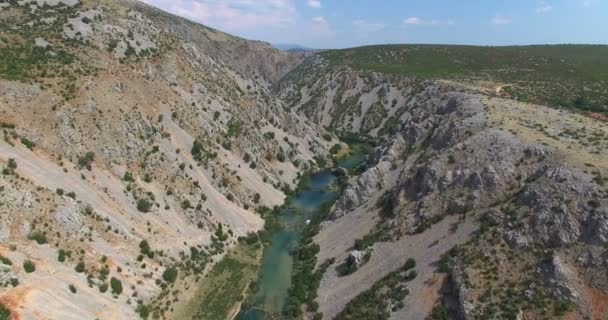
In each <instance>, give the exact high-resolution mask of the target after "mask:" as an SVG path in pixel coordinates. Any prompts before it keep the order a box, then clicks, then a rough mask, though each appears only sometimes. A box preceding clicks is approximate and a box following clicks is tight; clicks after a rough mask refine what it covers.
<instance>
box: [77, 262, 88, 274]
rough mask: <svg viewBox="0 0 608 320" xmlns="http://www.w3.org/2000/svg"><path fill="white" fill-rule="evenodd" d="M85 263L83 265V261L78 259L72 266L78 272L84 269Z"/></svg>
mask: <svg viewBox="0 0 608 320" xmlns="http://www.w3.org/2000/svg"><path fill="white" fill-rule="evenodd" d="M85 269H86V268H85V265H84V261H79V262H78V264H76V267H75V268H74V270H76V272H78V273H83V272H84V271H85Z"/></svg>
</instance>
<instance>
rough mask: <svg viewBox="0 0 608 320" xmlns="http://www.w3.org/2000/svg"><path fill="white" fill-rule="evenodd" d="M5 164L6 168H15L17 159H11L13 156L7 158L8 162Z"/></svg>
mask: <svg viewBox="0 0 608 320" xmlns="http://www.w3.org/2000/svg"><path fill="white" fill-rule="evenodd" d="M7 165H8V168H9V169H11V170H15V169H17V161H15V159H13V158H11V159H8V164H7Z"/></svg>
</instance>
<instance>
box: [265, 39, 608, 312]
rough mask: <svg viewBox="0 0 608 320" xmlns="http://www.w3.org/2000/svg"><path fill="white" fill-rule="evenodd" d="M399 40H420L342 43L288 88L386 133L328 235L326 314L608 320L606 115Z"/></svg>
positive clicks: (376, 137) (338, 123) (341, 119)
mask: <svg viewBox="0 0 608 320" xmlns="http://www.w3.org/2000/svg"><path fill="white" fill-rule="evenodd" d="M391 48H400V49H399V50H404V51H405V50H408V49H406V48H410V49H409V50H415V49H412V47H408V46H406V47H386V46H381V47H365V48H355V49H352V50H344V51H327V52H324V53H320V54H319V55H318V56H315V57H311V58H310V59H308V60H307V61H305V62H304V63H303V64H302V65H300V66H298V67H297V68H296V69H294V71H292V72H291V73H290V74H288V75H287V76H286V77H285V78H284V80H283V81H281V82H280V83H279V84H278V85H276V86H275V90H276V92H277V94H279V96H280V97H282V98H283V99H284V100H285V101H286V102H287V104H288V105H289V106H290V107H291V108H292V109H294V110H296V111H297V112H298V113H300V114H302V115H305V116H306V117H308V118H310V119H312V120H313V121H314V122H317V123H320V124H322V125H323V126H324V127H326V128H329V129H331V130H333V131H335V132H337V133H338V134H339V135H340V136H341V137H343V138H344V139H353V138H355V137H356V138H357V139H361V138H362V137H368V140H371V141H376V145H377V148H376V149H375V151H374V152H373V153H372V155H370V158H369V160H368V162H367V165H366V166H365V167H364V168H362V169H359V170H358V171H359V172H362V174H360V175H359V176H356V175H355V176H353V177H352V178H351V179H350V181H349V187H348V188H347V190H346V191H345V192H344V194H343V195H342V196H341V197H340V198H339V199H338V201H337V202H336V204H335V205H334V207H333V208H332V210H331V212H330V214H329V219H328V220H327V221H325V222H324V223H322V228H321V230H320V232H319V234H318V235H317V237H316V243H317V244H318V245H319V246H320V253H319V254H318V257H317V266H318V267H320V266H321V265H323V266H324V267H326V268H327V271H326V272H325V273H324V274H323V277H322V279H321V281H320V287H319V290H318V298H317V299H316V300H315V302H316V303H318V310H319V312H321V313H323V315H324V317H323V318H324V319H325V318H327V319H363V318H373V319H423V318H426V317H427V316H429V315H431V314H432V316H431V318H432V319H451V318H454V319H553V318H560V317H563V316H566V318H567V319H606V317H605V315H606V314H607V313H606V311H607V310H606V309H605V306H606V301H608V291H607V288H608V287H607V285H608V278H606V276H605V273H604V272H603V271H602V270H603V268H605V259H604V257H605V254H606V251H605V246H606V241H607V240H608V237H607V236H608V234H607V231H608V228H607V226H608V216H607V215H606V197H607V196H608V193H607V190H606V187H605V186H606V181H607V180H606V177H607V176H608V172H607V170H608V162H607V160H608V159H607V158H606V154H607V148H608V131H607V129H606V125H605V122H603V121H601V120H596V119H593V118H591V117H588V116H586V115H583V114H578V113H572V112H569V111H565V110H563V109H562V110H558V109H555V108H550V107H547V106H542V105H536V104H531V103H526V102H521V101H517V100H514V99H506V97H505V96H504V95H503V94H501V93H500V92H496V91H494V90H493V89H492V87H491V86H488V88H490V90H488V89H487V88H484V87H483V86H481V85H479V83H478V82H477V81H478V78H477V76H476V74H478V73H472V74H473V75H469V73H468V72H469V71H471V70H469V71H467V70H465V69H462V68H461V69H455V68H456V67H454V66H452V67H451V69H449V71H448V72H446V73H443V71H442V70H443V69H441V68H439V67H437V66H441V63H442V60H441V59H439V60H438V61H435V60H432V58H429V60H422V58H421V60H418V63H419V64H417V63H414V65H411V64H410V63H409V62H405V60H404V62H402V63H400V64H398V65H394V64H391V62H390V61H392V60H390V61H388V62H386V63H385V61H384V60H382V59H381V58H379V57H385V55H386V54H389V55H390V52H391V51H390V50H392V49H391ZM429 48H433V47H428V48H427V49H426V50H431V49H429ZM550 49H557V47H555V48H550ZM395 50H397V49H395ZM433 50H435V49H433ZM436 50H441V49H439V48H436ZM446 50H448V49H446ZM462 50H475V49H474V48H464V49H462ZM479 50H485V49H481V48H479ZM492 50H493V49H492ZM598 50H603V49H602V48H598ZM395 52H396V51H393V53H395ZM566 52H567V50H566ZM404 55H405V53H404ZM463 55H466V53H463ZM370 57H375V58H376V59H373V60H367V61H366V60H365V59H367V58H370ZM593 59H594V58H591V57H585V59H581V60H582V61H593ZM363 61H366V63H367V64H362V63H363ZM409 61H410V62H411V60H409ZM414 61H416V60H414ZM443 61H444V62H445V60H443ZM526 61H527V59H524V60H523V61H519V62H518V61H517V60H515V61H513V63H515V62H517V63H521V64H525V63H527V62H526ZM471 72H472V71H471ZM599 73H601V71H599ZM465 75H467V76H465ZM481 75H483V72H482V73H481ZM481 75H480V78H481ZM516 75H518V74H516ZM568 81H570V80H569V79H568ZM566 83H567V82H566ZM598 97H600V98H601V99H605V98H606V95H601V96H598ZM411 259H413V260H411ZM412 266H414V267H415V269H414V270H415V272H414V271H412V270H410V269H412V268H413V267H412ZM345 270H346V271H345ZM408 270H409V271H408ZM308 307H309V308H310V307H312V305H310V304H309V305H308Z"/></svg>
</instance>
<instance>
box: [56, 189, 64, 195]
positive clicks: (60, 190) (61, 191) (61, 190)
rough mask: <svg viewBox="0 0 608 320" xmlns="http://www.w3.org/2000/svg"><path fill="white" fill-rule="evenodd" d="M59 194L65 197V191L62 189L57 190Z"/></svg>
mask: <svg viewBox="0 0 608 320" xmlns="http://www.w3.org/2000/svg"><path fill="white" fill-rule="evenodd" d="M57 194H58V195H60V196H62V195H63V189H61V188H57Z"/></svg>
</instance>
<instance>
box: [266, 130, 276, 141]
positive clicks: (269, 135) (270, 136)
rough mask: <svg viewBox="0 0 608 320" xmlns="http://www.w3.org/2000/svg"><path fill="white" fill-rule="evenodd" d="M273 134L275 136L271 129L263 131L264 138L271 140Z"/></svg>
mask: <svg viewBox="0 0 608 320" xmlns="http://www.w3.org/2000/svg"><path fill="white" fill-rule="evenodd" d="M274 136H275V134H274V132H272V131H268V132H266V133H264V138H266V140H272V139H274Z"/></svg>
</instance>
